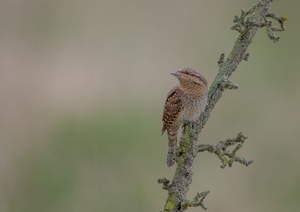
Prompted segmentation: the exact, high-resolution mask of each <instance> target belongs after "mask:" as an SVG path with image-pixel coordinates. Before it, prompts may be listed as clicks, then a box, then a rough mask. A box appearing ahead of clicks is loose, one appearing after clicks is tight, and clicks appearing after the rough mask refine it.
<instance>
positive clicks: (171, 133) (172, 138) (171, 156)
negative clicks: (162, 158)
mask: <svg viewBox="0 0 300 212" xmlns="http://www.w3.org/2000/svg"><path fill="white" fill-rule="evenodd" d="M178 129H179V127H176V128H171V129H169V130H168V143H169V148H168V155H167V167H171V166H173V165H174V163H175V147H176V144H177V133H178Z"/></svg>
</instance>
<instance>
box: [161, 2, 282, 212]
mask: <svg viewBox="0 0 300 212" xmlns="http://www.w3.org/2000/svg"><path fill="white" fill-rule="evenodd" d="M271 2H272V0H259V1H258V2H257V3H256V4H254V5H252V6H251V7H250V8H249V9H248V10H247V11H245V10H241V15H240V16H235V18H234V26H233V27H232V29H233V30H236V31H238V32H239V35H238V37H237V39H236V41H235V43H234V46H233V49H232V51H231V53H230V54H229V56H228V57H227V58H226V60H224V54H222V55H221V57H220V59H219V62H218V64H219V70H218V73H217V76H216V77H215V79H214V81H213V83H212V85H211V87H210V89H209V93H208V105H207V107H206V109H205V112H204V113H202V114H201V116H200V118H199V120H198V121H197V122H198V123H186V124H185V125H184V129H183V135H182V137H181V138H180V142H179V146H178V147H177V149H176V162H177V167H176V171H175V174H174V178H173V180H172V181H170V180H168V179H166V178H162V179H159V180H158V181H159V183H162V184H163V189H166V190H167V191H168V197H167V200H166V204H165V206H164V211H165V212H167V211H168V212H171V211H172V212H175V211H176V212H180V211H185V210H186V209H187V208H188V207H196V206H201V207H202V208H203V209H206V207H205V205H204V204H203V200H204V198H205V197H206V195H207V194H208V193H209V191H205V192H202V193H197V195H196V196H195V198H194V199H193V200H187V199H186V194H187V192H188V190H189V187H190V185H191V183H192V177H193V161H194V158H195V157H196V156H197V154H198V153H199V152H203V151H208V152H211V153H215V154H216V155H217V156H218V157H219V158H220V160H221V161H222V165H221V167H222V168H225V167H226V165H227V164H228V165H229V166H231V165H232V163H233V162H239V163H241V164H244V165H246V166H248V165H249V164H251V163H252V161H251V160H247V159H246V158H242V157H238V156H236V155H235V153H236V151H237V150H238V149H240V148H241V143H243V142H244V141H245V139H246V138H247V137H246V136H245V135H243V134H242V133H239V134H238V135H237V137H236V138H234V139H227V140H225V141H220V142H218V143H217V144H216V145H209V144H198V142H197V140H198V135H199V133H200V132H201V130H202V128H203V127H204V125H205V124H206V122H207V120H208V118H209V116H210V113H211V112H212V110H213V108H214V106H215V105H216V103H217V102H218V100H219V99H220V98H221V97H222V93H223V91H224V90H226V89H237V88H238V85H236V84H234V83H233V82H232V81H231V80H230V76H231V75H232V73H233V72H234V71H235V70H236V69H237V67H238V65H239V63H240V62H241V61H243V60H247V59H248V57H249V54H247V53H246V51H247V48H248V46H249V45H250V44H251V43H252V41H253V38H254V35H255V34H256V32H257V30H259V29H260V28H263V27H265V28H266V32H267V35H268V37H269V38H270V39H271V40H273V41H274V42H278V41H279V37H277V36H276V35H275V34H274V33H273V32H274V31H284V30H285V27H284V22H285V21H286V20H287V18H286V17H277V16H276V15H275V14H274V13H271V12H270V7H271ZM271 20H275V21H277V22H278V23H279V24H280V26H279V27H277V26H273V25H272V21H271ZM235 144H237V146H236V148H235V149H234V150H233V151H231V152H230V151H228V150H226V148H227V147H228V146H231V145H235Z"/></svg>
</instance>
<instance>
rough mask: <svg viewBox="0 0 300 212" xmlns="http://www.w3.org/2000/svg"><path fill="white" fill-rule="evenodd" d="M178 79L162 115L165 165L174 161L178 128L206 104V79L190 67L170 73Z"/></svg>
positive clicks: (198, 112)
mask: <svg viewBox="0 0 300 212" xmlns="http://www.w3.org/2000/svg"><path fill="white" fill-rule="evenodd" d="M171 74H172V75H174V76H176V77H177V79H178V80H179V84H178V85H177V86H175V87H173V88H172V89H171V90H170V92H169V93H168V95H167V99H166V102H165V106H164V112H163V117H162V123H163V127H162V130H161V132H162V134H163V133H164V132H165V131H166V130H167V132H168V144H169V148H168V155H167V166H168V167H171V166H173V165H174V163H175V155H174V152H175V147H176V143H177V134H178V130H179V128H180V126H181V124H183V123H184V122H185V121H196V120H197V118H199V116H200V114H201V113H202V112H203V111H204V109H205V107H206V104H207V81H206V79H205V78H204V77H203V76H202V75H201V74H199V73H198V72H196V71H195V70H193V69H191V68H183V69H180V70H177V72H174V73H171Z"/></svg>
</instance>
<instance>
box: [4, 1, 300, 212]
mask: <svg viewBox="0 0 300 212" xmlns="http://www.w3.org/2000/svg"><path fill="white" fill-rule="evenodd" d="M253 3H255V1H254V0H252V1H249V0H242V1H241V0H227V1H216V0H211V1H207V0H188V1H182V0H164V1H161V0H153V1H139V0H127V1H122V0H117V1H110V0H100V1H93V0H87V1H76V0H73V1H71V0H2V1H1V2H0V29H1V33H0V58H1V62H0V76H1V77H0V99H1V101H0V102H1V103H0V107H1V109H0V139H1V142H0V145H1V146H0V211H1V212H21V211H22V212H27V211H28V212H35V211H39V212H40V211H44V212H52V211H55V212H60V211H61V212H62V211H63V212H66V211H71V212H77V211H78V212H79V211H80V212H81V211H123V212H126V211H131V212H134V211H143V212H148V211H149V212H150V211H161V210H163V206H164V203H165V201H166V196H167V192H166V191H165V190H162V189H161V185H159V184H158V183H157V179H158V178H160V177H167V178H172V176H173V174H174V168H171V169H167V168H166V166H165V159H166V152H167V144H166V135H164V136H161V135H160V129H161V115H162V108H163V104H164V101H165V98H166V94H167V92H168V90H169V89H170V88H171V87H172V86H173V85H174V84H175V83H177V82H176V79H175V78H174V77H173V76H171V75H169V73H170V72H172V71H175V70H177V69H178V68H182V67H185V66H188V67H192V68H194V69H196V70H198V71H200V72H201V73H202V74H203V75H204V76H206V78H207V79H208V81H209V82H212V81H213V79H214V76H215V75H216V72H217V61H218V59H219V55H220V54H221V53H223V52H224V53H225V54H227V55H228V53H229V52H230V50H231V48H232V46H233V43H234V41H235V39H236V36H237V32H235V31H232V30H230V27H231V26H232V24H233V23H232V20H233V17H234V15H239V13H240V8H245V9H246V8H248V7H249V6H250V5H251V4H253ZM299 6H300V2H298V1H293V3H291V1H274V2H273V6H272V11H274V12H275V13H276V14H277V15H279V16H288V17H289V20H288V21H287V23H286V27H287V31H286V32H284V33H277V35H279V36H280V37H281V40H280V42H279V43H276V44H274V43H273V42H272V41H270V40H269V39H268V38H267V36H266V33H265V29H262V30H260V31H259V32H258V33H257V35H256V36H255V39H254V43H252V45H251V46H250V48H249V53H250V58H249V61H248V62H242V63H241V64H240V66H239V67H238V70H237V71H236V72H235V73H234V75H233V76H232V80H233V81H234V82H236V83H238V84H239V85H240V89H238V90H235V91H226V92H225V93H224V95H223V97H222V99H221V100H220V101H219V102H218V104H217V106H216V108H215V109H214V111H213V113H212V115H211V118H210V120H209V121H208V123H207V125H206V126H205V129H204V130H203V132H202V133H201V134H200V137H199V142H203V143H216V142H217V141H220V140H223V139H226V138H232V137H235V136H236V134H237V133H238V132H240V131H242V132H244V133H245V134H246V135H247V136H248V137H249V139H248V140H247V142H246V143H245V144H244V147H243V148H242V149H241V150H240V151H239V152H238V154H239V155H241V156H244V157H247V158H250V159H253V160H254V163H253V164H252V165H251V166H249V167H244V166H242V165H240V164H234V165H233V167H232V168H226V169H225V170H223V169H221V168H220V165H221V164H220V161H219V159H218V158H217V157H216V156H214V155H211V154H208V153H202V154H200V155H199V156H198V157H197V158H196V162H195V166H194V178H193V184H192V187H191V189H190V192H189V194H188V197H189V198H193V197H194V195H195V194H196V192H199V191H205V190H210V191H211V193H210V194H209V195H208V197H207V199H206V205H207V206H208V208H209V211H221V210H222V211H233V212H234V211H236V212H237V211H244V212H248V211H249V212H250V211H259V212H265V211H278V212H279V211H291V212H294V211H300V164H299V148H300V142H299V138H300V123H299V118H300V115H299V108H300V98H299V97H300V85H299V78H300V72H299V59H300V58H299V48H300V45H299V39H298V33H299V12H298V8H299ZM199 210H201V209H199V208H197V209H189V211H191V212H192V211H199Z"/></svg>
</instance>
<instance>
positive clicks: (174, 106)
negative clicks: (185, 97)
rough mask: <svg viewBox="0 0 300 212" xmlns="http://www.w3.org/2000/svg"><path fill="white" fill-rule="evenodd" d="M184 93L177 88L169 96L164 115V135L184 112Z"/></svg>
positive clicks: (162, 131)
mask: <svg viewBox="0 0 300 212" xmlns="http://www.w3.org/2000/svg"><path fill="white" fill-rule="evenodd" d="M181 95H182V91H181V90H180V89H179V87H178V86H175V87H174V88H173V89H172V90H171V91H170V92H169V93H168V96H167V100H166V103H165V107H164V113H163V118H162V122H163V128H162V130H161V133H162V134H163V133H164V132H165V131H166V129H169V128H170V127H171V126H172V125H173V124H174V122H175V121H176V120H177V118H178V116H179V114H180V112H181V111H182V110H183V102H182V98H181Z"/></svg>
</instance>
